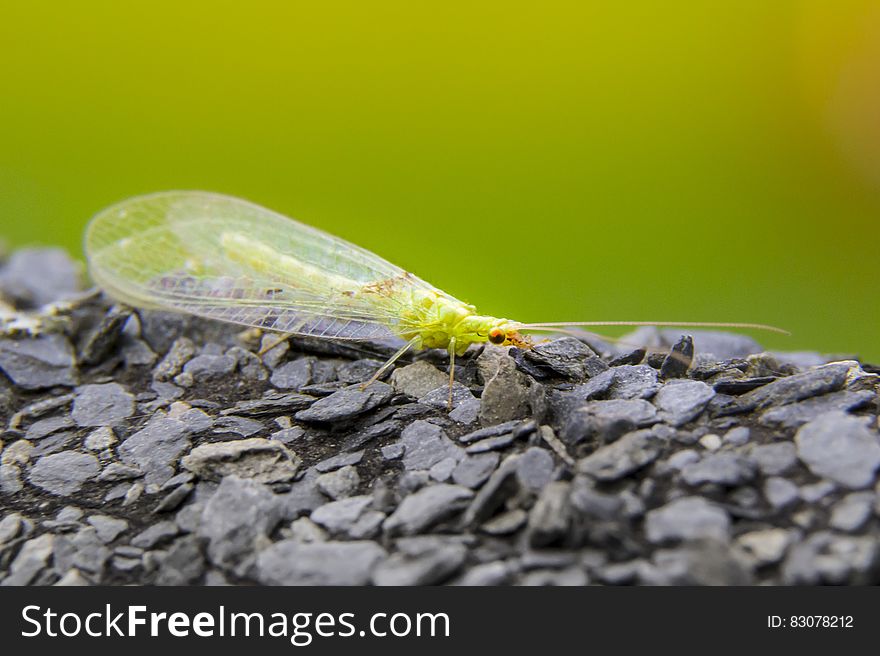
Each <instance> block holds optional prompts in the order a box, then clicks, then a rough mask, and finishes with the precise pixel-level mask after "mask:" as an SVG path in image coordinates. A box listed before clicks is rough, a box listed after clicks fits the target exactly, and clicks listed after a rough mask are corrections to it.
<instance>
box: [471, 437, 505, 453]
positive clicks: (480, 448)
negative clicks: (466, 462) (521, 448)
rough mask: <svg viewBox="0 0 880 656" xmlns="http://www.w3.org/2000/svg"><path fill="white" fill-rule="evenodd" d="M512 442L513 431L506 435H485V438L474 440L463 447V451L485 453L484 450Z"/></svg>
mask: <svg viewBox="0 0 880 656" xmlns="http://www.w3.org/2000/svg"><path fill="white" fill-rule="evenodd" d="M512 443H513V433H508V434H507V435H499V436H498V437H487V438H486V439H485V440H480V441H479V442H474V443H473V444H470V445H469V446H468V447H467V448H465V452H466V453H469V454H474V453H485V452H486V451H497V450H498V449H503V448H504V447H506V446H508V445H510V444H512Z"/></svg>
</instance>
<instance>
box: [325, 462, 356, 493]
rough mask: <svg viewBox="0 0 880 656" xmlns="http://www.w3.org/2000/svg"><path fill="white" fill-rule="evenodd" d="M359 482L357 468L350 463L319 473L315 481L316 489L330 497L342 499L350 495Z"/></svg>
mask: <svg viewBox="0 0 880 656" xmlns="http://www.w3.org/2000/svg"><path fill="white" fill-rule="evenodd" d="M360 483H361V478H360V476H359V475H358V472H357V468H355V467H354V466H352V465H346V466H344V467H341V468H339V469H336V470H334V471H331V472H327V473H326V474H321V475H320V476H318V478H317V480H316V481H315V484H316V485H317V486H318V489H319V490H321V492H323V493H324V494H326V495H327V496H328V497H330V498H331V499H343V498H345V497H349V496H351V495H352V494H354V492H355V490H357V488H358V485H360Z"/></svg>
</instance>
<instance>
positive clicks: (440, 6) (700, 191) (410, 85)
mask: <svg viewBox="0 0 880 656" xmlns="http://www.w3.org/2000/svg"><path fill="white" fill-rule="evenodd" d="M184 188H199V189H209V190H214V191H220V192H225V193H229V194H234V195H239V196H243V197H246V198H248V199H250V200H253V201H255V202H258V203H260V204H263V205H266V206H269V207H271V208H273V209H277V210H279V211H281V212H283V213H286V214H289V215H291V216H294V217H296V218H298V219H300V220H302V221H305V222H307V223H311V224H313V225H315V226H318V227H321V228H324V229H326V230H329V231H331V232H333V233H336V234H339V235H340V236H343V237H345V238H347V239H349V240H351V241H354V242H356V243H358V244H360V245H363V246H365V247H367V248H369V249H371V250H374V251H376V252H378V253H379V254H381V255H383V256H385V257H386V258H388V259H390V260H391V261H393V262H395V263H397V264H400V265H401V266H403V267H405V268H407V269H410V270H412V271H414V272H415V273H417V274H418V275H420V276H422V277H423V278H425V279H427V280H429V281H431V282H432V283H434V284H435V285H437V286H439V287H441V288H443V289H445V290H446V291H449V292H450V293H452V294H454V295H456V296H458V297H459V298H462V299H463V300H467V301H470V302H473V303H475V304H477V305H478V307H479V308H480V309H481V310H482V311H483V312H486V313H491V314H495V315H502V316H507V317H511V318H516V319H519V320H523V321H537V320H542V321H551V320H578V319H580V320H600V319H601V320H608V319H622V320H623V319H637V320H664V319H674V320H705V321H759V322H765V323H772V324H777V325H780V326H783V327H786V328H788V329H790V330H791V331H792V332H793V335H792V337H790V338H785V337H781V336H775V335H762V334H756V335H755V337H757V338H758V339H759V341H761V342H762V343H764V344H765V345H768V346H770V347H773V348H785V349H810V350H813V349H816V350H822V351H828V352H850V353H858V354H861V355H862V356H863V357H866V358H869V359H872V360H874V361H877V360H880V339H878V337H880V329H878V320H880V310H878V294H877V289H878V281H880V274H878V264H877V258H878V247H877V236H878V232H880V230H878V225H880V222H878V217H880V4H878V3H877V2H876V1H875V2H868V1H845V0H844V1H838V2H834V3H830V2H825V1H820V2H809V1H792V2H786V1H783V0H776V1H774V2H766V0H763V1H759V2H751V1H745V2H737V3H715V2H693V1H690V2H663V3H661V2H629V3H599V2H543V3H517V2H483V3H473V2H467V3H457V2H444V3H413V2H370V3H355V2H326V3H306V2H247V3H242V2H221V1H217V0H214V1H212V2H193V1H190V2H185V3H184V2H180V1H179V0H176V1H174V2H165V1H160V0H151V1H150V2H94V1H87V0H81V1H80V2H76V3H72V2H71V3H68V2H37V1H35V2H9V1H7V0H0V236H2V237H3V238H4V239H5V240H6V241H7V242H9V243H10V244H12V245H21V244H27V243H43V244H61V245H63V246H66V247H67V248H69V249H71V250H72V251H73V252H75V253H77V254H79V253H80V238H81V233H82V228H83V226H84V225H85V223H86V221H87V220H88V218H89V217H90V216H91V215H92V214H94V213H95V212H96V211H98V210H99V209H101V208H102V207H104V206H106V205H108V204H110V203H113V202H115V201H117V200H120V199H122V198H125V197H127V196H131V195H134V194H139V193H144V192H150V191H157V190H162V189H184Z"/></svg>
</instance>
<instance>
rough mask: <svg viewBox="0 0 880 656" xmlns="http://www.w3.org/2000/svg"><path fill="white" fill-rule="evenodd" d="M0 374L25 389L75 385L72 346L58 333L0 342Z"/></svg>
mask: <svg viewBox="0 0 880 656" xmlns="http://www.w3.org/2000/svg"><path fill="white" fill-rule="evenodd" d="M0 371H3V372H4V373H5V374H6V375H7V376H9V379H10V380H11V381H12V382H13V383H15V384H16V385H18V386H19V387H21V388H23V389H26V390H38V389H45V388H47V387H54V386H56V385H64V386H67V387H72V386H73V385H76V370H75V367H74V353H73V347H72V346H71V345H70V342H69V341H68V340H67V338H66V337H64V336H63V335H59V334H57V333H43V334H40V335H37V336H35V337H29V338H20V339H0Z"/></svg>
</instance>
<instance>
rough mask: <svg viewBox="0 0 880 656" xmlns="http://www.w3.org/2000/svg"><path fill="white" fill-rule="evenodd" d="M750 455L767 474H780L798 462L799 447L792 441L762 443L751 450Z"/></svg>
mask: <svg viewBox="0 0 880 656" xmlns="http://www.w3.org/2000/svg"><path fill="white" fill-rule="evenodd" d="M749 457H750V458H751V459H752V460H753V461H754V462H755V463H757V465H758V468H759V469H760V470H761V472H762V473H763V474H765V475H766V476H778V475H779V474H784V473H785V472H787V471H788V470H790V469H791V468H792V467H794V465H795V464H796V463H797V449H796V448H795V446H794V444H792V443H791V442H777V443H775V444H761V445H758V446H756V447H755V448H754V449H752V450H751V452H749Z"/></svg>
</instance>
